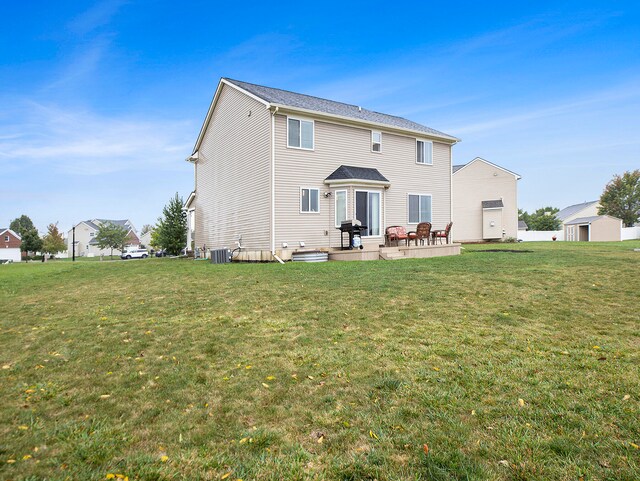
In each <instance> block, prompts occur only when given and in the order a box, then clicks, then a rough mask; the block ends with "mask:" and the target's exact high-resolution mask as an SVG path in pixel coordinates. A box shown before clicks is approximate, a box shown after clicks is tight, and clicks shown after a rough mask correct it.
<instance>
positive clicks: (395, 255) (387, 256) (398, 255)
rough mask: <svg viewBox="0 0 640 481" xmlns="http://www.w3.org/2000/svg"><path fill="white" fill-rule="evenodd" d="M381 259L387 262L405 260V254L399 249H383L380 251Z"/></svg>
mask: <svg viewBox="0 0 640 481" xmlns="http://www.w3.org/2000/svg"><path fill="white" fill-rule="evenodd" d="M380 257H382V258H383V259H384V260H386V261H395V260H397V259H404V258H405V255H404V252H402V251H401V250H399V249H398V248H397V247H382V248H381V249H380Z"/></svg>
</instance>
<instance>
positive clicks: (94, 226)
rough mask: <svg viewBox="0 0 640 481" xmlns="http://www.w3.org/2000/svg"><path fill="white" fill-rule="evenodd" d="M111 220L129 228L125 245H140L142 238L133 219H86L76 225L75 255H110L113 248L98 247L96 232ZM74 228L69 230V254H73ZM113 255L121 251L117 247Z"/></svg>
mask: <svg viewBox="0 0 640 481" xmlns="http://www.w3.org/2000/svg"><path fill="white" fill-rule="evenodd" d="M107 222H111V223H113V224H116V225H120V226H122V227H124V228H125V229H127V231H128V233H127V243H126V244H125V247H127V248H128V247H131V248H136V247H139V246H140V239H139V238H138V234H137V233H136V229H135V227H134V226H133V224H132V223H131V221H129V220H127V219H124V220H109V219H93V220H84V221H82V222H79V223H78V224H77V225H76V226H75V230H76V232H75V241H76V245H75V255H76V256H80V257H94V256H100V255H105V256H106V255H109V254H111V249H100V247H98V242H97V241H96V238H95V237H96V234H97V233H98V229H100V226H101V225H102V224H104V223H107ZM73 236H74V234H73V229H71V230H69V232H68V234H67V239H68V241H67V242H68V244H67V245H68V251H69V255H70V256H71V255H73V245H72V244H73ZM113 255H120V251H119V250H117V249H114V250H113Z"/></svg>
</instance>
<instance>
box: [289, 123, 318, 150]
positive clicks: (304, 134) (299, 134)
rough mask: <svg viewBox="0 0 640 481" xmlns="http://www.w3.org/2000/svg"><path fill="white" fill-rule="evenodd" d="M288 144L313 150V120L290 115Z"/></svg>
mask: <svg viewBox="0 0 640 481" xmlns="http://www.w3.org/2000/svg"><path fill="white" fill-rule="evenodd" d="M287 146H288V147H294V148H296V149H307V150H313V121H312V120H300V119H294V118H291V117H289V118H288V119H287Z"/></svg>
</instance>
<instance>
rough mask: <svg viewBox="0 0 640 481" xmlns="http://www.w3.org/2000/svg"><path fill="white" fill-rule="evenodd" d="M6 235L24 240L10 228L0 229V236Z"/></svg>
mask: <svg viewBox="0 0 640 481" xmlns="http://www.w3.org/2000/svg"><path fill="white" fill-rule="evenodd" d="M4 233H8V234H11V235H12V236H13V237H15V238H16V239H19V240H22V237H21V236H20V234H18V233H17V232H14V231H13V230H11V229H9V228H8V227H0V235H3V234H4Z"/></svg>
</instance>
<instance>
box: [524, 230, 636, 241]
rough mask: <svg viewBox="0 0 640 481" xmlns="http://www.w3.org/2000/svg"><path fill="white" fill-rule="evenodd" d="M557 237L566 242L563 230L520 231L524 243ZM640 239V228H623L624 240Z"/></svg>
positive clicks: (550, 239)
mask: <svg viewBox="0 0 640 481" xmlns="http://www.w3.org/2000/svg"><path fill="white" fill-rule="evenodd" d="M553 236H556V240H559V241H561V240H564V231H561V230H549V231H545V230H526V231H525V230H519V231H518V239H519V240H522V241H524V242H533V241H536V242H539V241H552V240H553V239H552V237H553ZM631 239H640V226H636V227H623V228H622V240H631Z"/></svg>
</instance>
